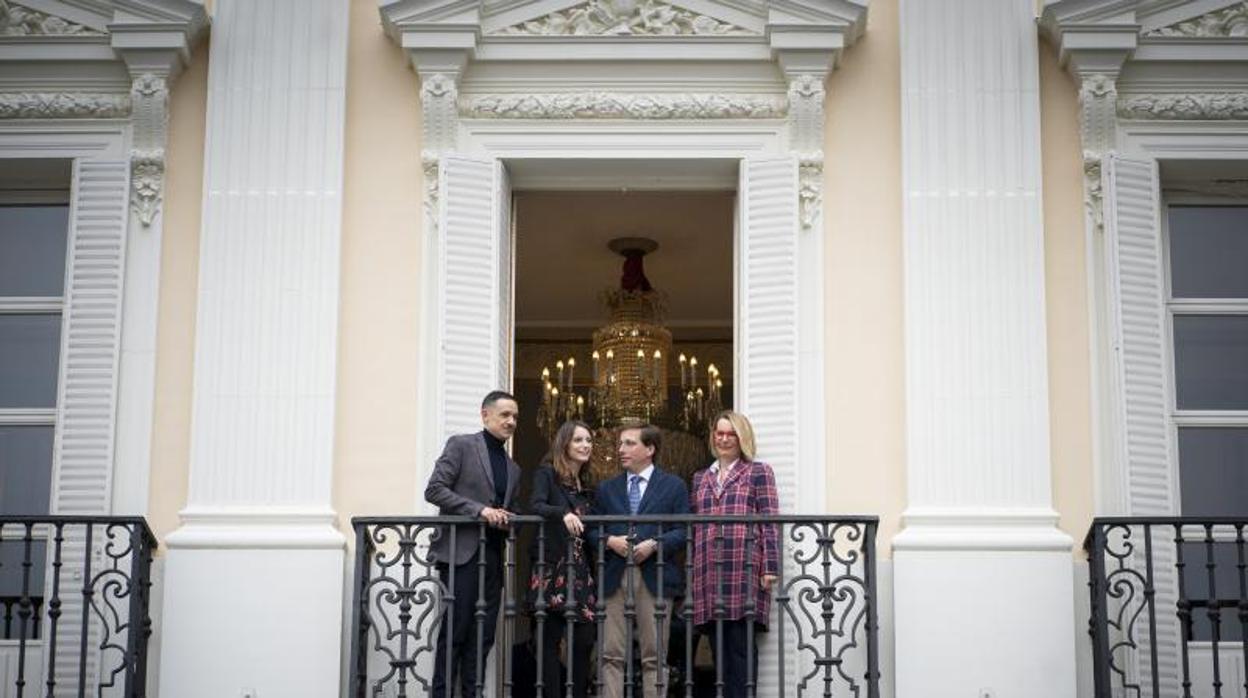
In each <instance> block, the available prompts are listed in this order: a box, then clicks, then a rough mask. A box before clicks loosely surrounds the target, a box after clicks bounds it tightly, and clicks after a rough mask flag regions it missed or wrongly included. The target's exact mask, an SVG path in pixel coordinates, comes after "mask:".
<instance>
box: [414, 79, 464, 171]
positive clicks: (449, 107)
mask: <svg viewBox="0 0 1248 698" xmlns="http://www.w3.org/2000/svg"><path fill="white" fill-rule="evenodd" d="M458 77H459V76H458V75H454V74H451V73H425V74H422V75H421V76H420V105H421V109H422V114H423V116H424V131H425V133H424V148H425V150H431V151H433V152H435V153H437V152H443V151H447V150H454V149H455V140H456V137H457V131H458V128H459V114H458V112H457V110H456V101H457V98H458V96H459V87H458V85H457V84H456V80H457V78H458Z"/></svg>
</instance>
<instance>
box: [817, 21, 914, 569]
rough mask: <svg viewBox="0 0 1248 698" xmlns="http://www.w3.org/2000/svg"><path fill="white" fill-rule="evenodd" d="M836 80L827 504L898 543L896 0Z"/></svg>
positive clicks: (829, 127) (829, 229) (830, 172)
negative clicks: (867, 519) (875, 524)
mask: <svg viewBox="0 0 1248 698" xmlns="http://www.w3.org/2000/svg"><path fill="white" fill-rule="evenodd" d="M827 89H828V101H827V107H826V116H827V122H826V125H825V127H824V132H825V134H827V135H826V143H827V144H826V146H825V149H824V152H825V157H826V163H827V164H826V166H825V187H824V227H825V232H824V234H825V236H826V237H825V239H826V241H827V242H826V256H827V269H828V271H827V276H826V311H827V312H826V314H827V326H826V334H825V338H824V342H825V346H826V349H827V364H826V374H825V375H826V385H827V396H828V403H827V404H828V433H827V443H828V460H829V464H828V468H829V471H828V511H831V512H836V513H849V514H876V515H878V516H879V517H880V534H879V540H880V543H881V545H880V548H881V552H883V553H884V554H885V555H887V554H888V553H887V551H888V545H887V542H888V541H889V540H891V538H892V537H893V535H894V534H896V532H897V530H898V522H899V518H900V515H901V512H902V510H903V509H904V508H905V494H906V493H905V489H906V488H905V375H904V374H905V357H904V353H903V349H904V345H903V343H902V325H903V315H902V310H903V306H902V289H903V286H902V255H901V230H902V228H901V225H902V220H901V191H902V190H901V53H900V44H899V26H898V4H897V0H873V2H872V3H871V11H870V14H869V15H868V18H867V31H866V33H865V34H864V35H863V37H862V39H861V40H859V41H858V43H857V44H855V45H854V47H853V48H851V49H849V50H848V51H846V52H845V55H844V59H843V61H842V63H841V65H840V67H839V68H838V69H837V70H836V72H835V73H833V74H832V77H831V78H830V79H829V81H828V85H827Z"/></svg>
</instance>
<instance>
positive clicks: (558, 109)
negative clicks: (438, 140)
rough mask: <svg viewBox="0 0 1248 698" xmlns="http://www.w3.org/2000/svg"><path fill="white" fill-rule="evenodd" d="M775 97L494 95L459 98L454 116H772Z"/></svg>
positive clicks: (777, 113) (784, 107)
mask: <svg viewBox="0 0 1248 698" xmlns="http://www.w3.org/2000/svg"><path fill="white" fill-rule="evenodd" d="M787 112H788V101H787V100H786V99H785V98H784V97H780V96H765V95H764V96H759V95H735V94H628V93H612V92H569V93H556V94H497V95H483V96H480V97H473V98H471V99H467V100H464V101H463V103H461V105H460V115H461V116H463V117H465V118H475V119H778V118H783V117H784V116H785V114H786V113H787Z"/></svg>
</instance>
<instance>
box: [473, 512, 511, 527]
mask: <svg viewBox="0 0 1248 698" xmlns="http://www.w3.org/2000/svg"><path fill="white" fill-rule="evenodd" d="M480 516H481V518H482V519H484V520H485V522H486V523H487V524H489V525H491V526H493V527H494V528H507V517H509V516H511V512H509V511H507V510H506V509H502V508H497V509H496V508H494V507H485V508H484V509H482V510H481V514H480Z"/></svg>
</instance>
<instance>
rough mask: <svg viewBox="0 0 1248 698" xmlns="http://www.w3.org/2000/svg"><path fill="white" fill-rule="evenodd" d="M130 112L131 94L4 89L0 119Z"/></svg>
mask: <svg viewBox="0 0 1248 698" xmlns="http://www.w3.org/2000/svg"><path fill="white" fill-rule="evenodd" d="M129 115H130V97H129V96H128V95H123V94H95V93H86V92H4V93H0V119H116V118H121V117H126V116H129Z"/></svg>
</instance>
